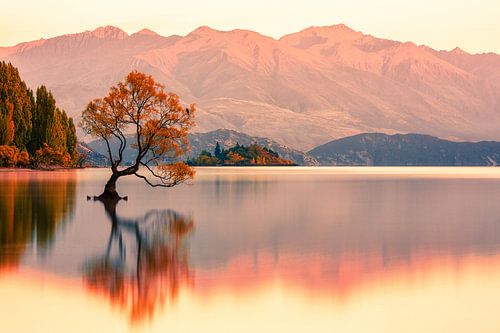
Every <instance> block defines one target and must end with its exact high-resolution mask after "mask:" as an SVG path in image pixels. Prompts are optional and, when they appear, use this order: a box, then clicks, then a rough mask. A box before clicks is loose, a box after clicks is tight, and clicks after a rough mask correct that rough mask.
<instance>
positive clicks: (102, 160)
mask: <svg viewBox="0 0 500 333" xmlns="http://www.w3.org/2000/svg"><path fill="white" fill-rule="evenodd" d="M76 149H77V151H78V153H79V154H81V155H84V156H85V164H86V165H89V166H95V167H103V166H107V165H108V164H109V159H108V158H107V157H106V156H105V155H102V154H100V153H98V152H96V151H94V150H93V149H92V148H90V147H89V146H88V145H87V144H86V143H83V142H79V143H78V145H77V147H76Z"/></svg>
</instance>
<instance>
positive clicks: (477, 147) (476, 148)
mask: <svg viewBox="0 0 500 333" xmlns="http://www.w3.org/2000/svg"><path fill="white" fill-rule="evenodd" d="M308 155H310V156H312V157H313V158H314V159H316V160H317V161H318V162H319V163H320V164H321V165H335V166H498V165H500V142H493V141H482V142H453V141H448V140H442V139H439V138H436V137H433V136H429V135H421V134H404V135H402V134H394V135H387V134H383V133H364V134H358V135H354V136H351V137H347V138H342V139H339V140H334V141H332V142H329V143H327V144H324V145H321V146H319V147H316V148H314V149H313V150H311V151H309V152H308Z"/></svg>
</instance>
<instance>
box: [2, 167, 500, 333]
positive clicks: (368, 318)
mask: <svg viewBox="0 0 500 333" xmlns="http://www.w3.org/2000/svg"><path fill="white" fill-rule="evenodd" d="M107 177H108V171H107V170H80V171H61V172H59V171H58V172H30V171H18V172H13V171H0V313H1V314H2V315H1V320H0V332H9V333H13V332H108V333H109V332H129V331H130V332H143V331H144V332H201V331H203V332H209V331H217V332H498V331H499V330H500V316H499V315H498V309H500V168H201V169H198V171H197V176H196V179H195V182H194V184H193V185H182V186H179V187H176V188H173V189H152V188H149V187H148V186H147V185H145V184H143V183H141V182H140V180H139V179H135V178H130V179H121V180H120V182H119V184H118V188H119V192H120V194H122V195H128V196H129V201H128V202H120V203H119V204H118V206H117V207H104V205H103V204H101V203H100V202H94V201H87V199H86V196H87V195H95V194H99V193H100V191H101V190H102V187H103V184H104V182H105V180H106V178H107Z"/></svg>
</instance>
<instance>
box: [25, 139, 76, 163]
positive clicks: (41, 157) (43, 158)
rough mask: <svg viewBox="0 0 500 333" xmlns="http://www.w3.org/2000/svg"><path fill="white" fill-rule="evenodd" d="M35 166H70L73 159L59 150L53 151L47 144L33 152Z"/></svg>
mask: <svg viewBox="0 0 500 333" xmlns="http://www.w3.org/2000/svg"><path fill="white" fill-rule="evenodd" d="M34 162H35V164H36V166H38V167H40V166H49V165H50V166H72V165H73V159H72V158H71V156H70V154H69V153H68V152H66V151H63V150H61V149H54V148H52V147H50V146H49V145H47V144H44V145H43V147H42V148H40V149H38V150H37V151H36V152H35V161H34Z"/></svg>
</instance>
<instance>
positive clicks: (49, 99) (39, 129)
mask: <svg viewBox="0 0 500 333" xmlns="http://www.w3.org/2000/svg"><path fill="white" fill-rule="evenodd" d="M76 157H77V138H76V130H75V125H74V123H73V119H72V118H70V117H68V116H67V114H66V112H65V111H63V110H60V109H59V108H58V107H57V106H56V101H55V99H54V96H53V95H52V93H51V92H50V91H49V90H48V89H47V88H46V87H45V86H43V85H42V86H40V87H39V88H38V89H37V90H36V93H35V94H34V93H33V91H32V90H30V89H29V88H28V87H27V85H26V83H25V82H24V81H22V80H21V77H20V75H19V71H18V70H17V68H15V67H14V66H12V64H10V63H6V62H3V61H2V62H0V166H15V165H27V164H42V165H63V166H69V165H72V164H74V163H75V160H76Z"/></svg>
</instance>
